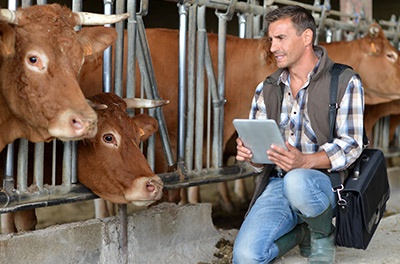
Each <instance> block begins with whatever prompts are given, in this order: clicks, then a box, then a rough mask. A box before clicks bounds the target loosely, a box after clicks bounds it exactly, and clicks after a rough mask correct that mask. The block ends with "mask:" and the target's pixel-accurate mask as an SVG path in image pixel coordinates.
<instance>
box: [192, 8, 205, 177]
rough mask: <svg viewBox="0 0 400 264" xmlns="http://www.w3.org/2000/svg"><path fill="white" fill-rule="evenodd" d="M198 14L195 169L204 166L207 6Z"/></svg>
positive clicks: (199, 9) (199, 10) (200, 9)
mask: <svg viewBox="0 0 400 264" xmlns="http://www.w3.org/2000/svg"><path fill="white" fill-rule="evenodd" d="M197 12H198V16H197V27H198V30H197V78H196V118H195V126H196V128H195V129H196V131H197V133H196V134H195V163H194V168H195V170H201V169H202V167H203V133H202V132H203V131H204V129H203V128H204V77H205V76H204V50H205V41H206V34H207V32H206V26H205V19H206V16H205V14H206V6H204V5H203V6H199V7H198V10H197Z"/></svg>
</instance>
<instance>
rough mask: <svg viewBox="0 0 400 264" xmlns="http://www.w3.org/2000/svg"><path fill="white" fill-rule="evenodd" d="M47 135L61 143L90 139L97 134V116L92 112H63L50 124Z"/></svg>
mask: <svg viewBox="0 0 400 264" xmlns="http://www.w3.org/2000/svg"><path fill="white" fill-rule="evenodd" d="M49 133H50V135H51V136H52V137H56V138H58V139H60V140H63V141H68V140H80V139H83V138H92V137H94V136H95V135H96V133H97V115H96V113H95V112H94V111H88V112H74V111H65V112H64V113H62V114H60V115H59V116H58V118H57V119H56V120H55V121H54V122H51V123H50V126H49Z"/></svg>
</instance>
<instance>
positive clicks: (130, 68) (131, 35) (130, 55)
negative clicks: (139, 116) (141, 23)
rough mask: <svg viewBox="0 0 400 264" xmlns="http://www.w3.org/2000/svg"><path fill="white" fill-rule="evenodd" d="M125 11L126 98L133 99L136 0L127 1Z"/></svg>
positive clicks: (134, 90)
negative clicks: (126, 18)
mask: <svg viewBox="0 0 400 264" xmlns="http://www.w3.org/2000/svg"><path fill="white" fill-rule="evenodd" d="M127 11H128V13H129V14H130V16H129V17H128V23H127V46H128V50H127V55H126V56H127V65H126V68H127V70H126V97H128V98H134V97H135V92H136V89H135V83H136V33H137V21H136V0H128V8H127ZM132 112H133V111H132Z"/></svg>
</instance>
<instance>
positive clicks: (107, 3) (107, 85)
mask: <svg viewBox="0 0 400 264" xmlns="http://www.w3.org/2000/svg"><path fill="white" fill-rule="evenodd" d="M112 8H113V0H104V14H105V15H111V14H112ZM104 26H105V27H111V25H110V24H106V25H104ZM111 56H112V47H111V46H110V47H108V48H107V49H105V50H104V52H103V57H104V59H103V92H106V93H109V92H111V91H112V88H111V78H112V77H111V76H112V72H111V71H112V68H111V65H112V57H111Z"/></svg>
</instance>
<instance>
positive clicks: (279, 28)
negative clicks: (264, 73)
mask: <svg viewBox="0 0 400 264" xmlns="http://www.w3.org/2000/svg"><path fill="white" fill-rule="evenodd" d="M268 35H269V38H270V40H271V49H270V50H271V52H272V53H274V56H275V59H276V63H277V66H278V67H279V68H291V67H293V66H294V65H295V64H296V63H297V62H298V61H299V60H300V58H301V56H302V55H303V52H304V42H303V34H300V35H297V31H296V28H295V27H294V25H293V23H292V22H291V19H290V18H285V19H280V20H277V21H275V22H273V23H271V24H270V25H269V29H268Z"/></svg>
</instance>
